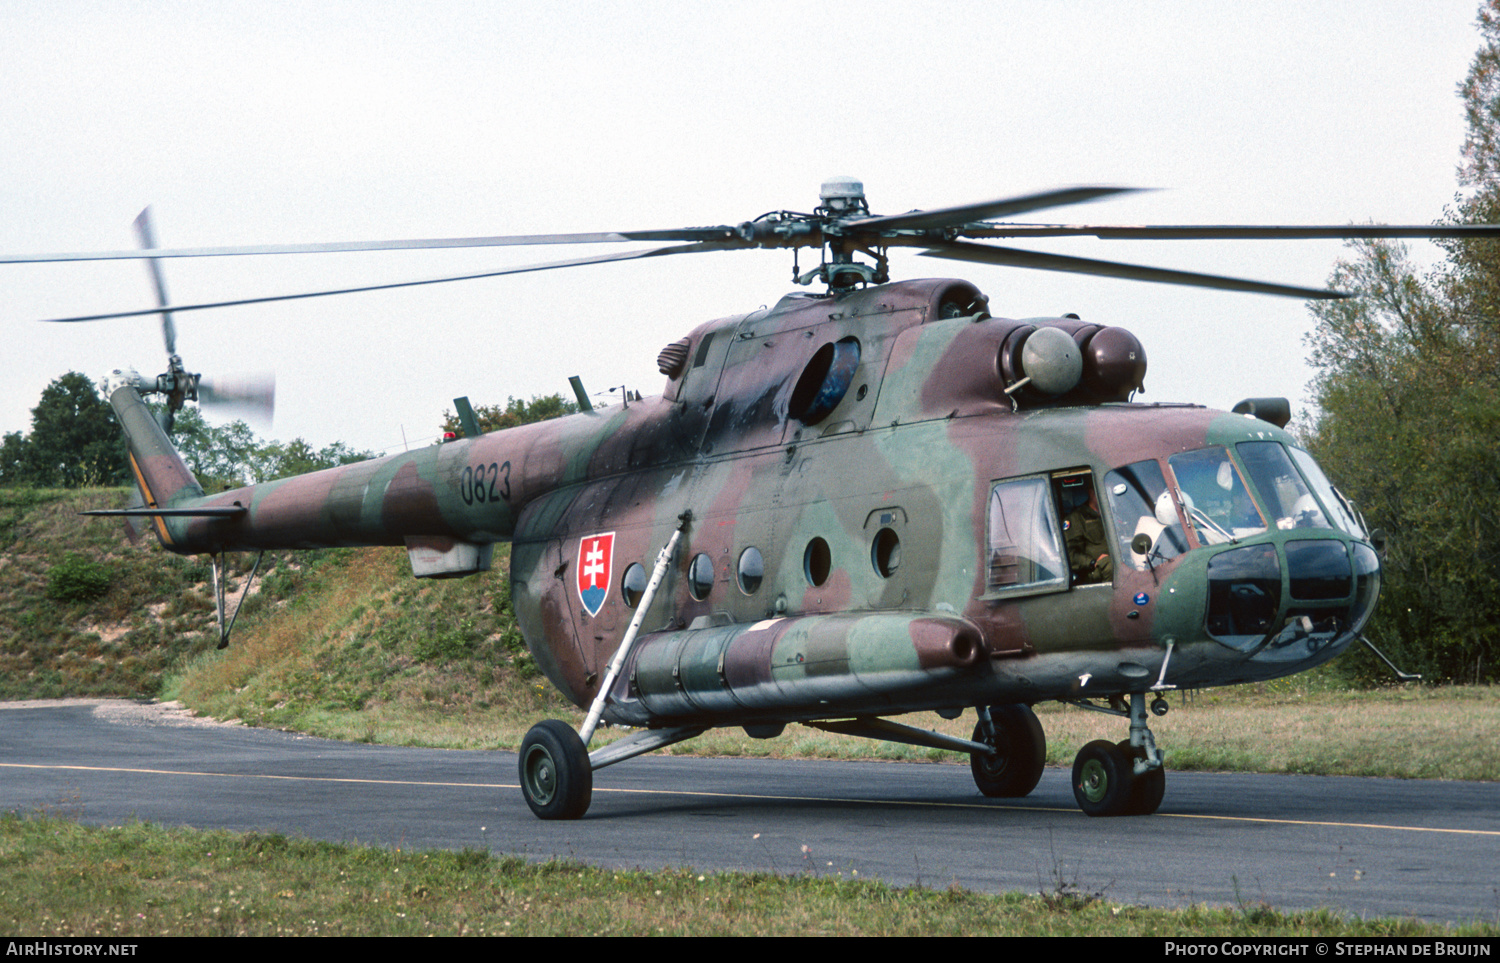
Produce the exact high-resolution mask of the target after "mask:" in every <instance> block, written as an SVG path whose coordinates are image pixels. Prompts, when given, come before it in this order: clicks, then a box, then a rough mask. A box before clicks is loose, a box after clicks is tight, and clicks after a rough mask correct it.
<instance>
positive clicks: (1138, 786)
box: [1073, 693, 1167, 816]
mask: <svg viewBox="0 0 1500 963" xmlns="http://www.w3.org/2000/svg"><path fill="white" fill-rule="evenodd" d="M1158 701H1159V700H1158ZM1158 714H1160V713H1158ZM1130 731H1131V738H1130V739H1126V740H1124V741H1122V742H1118V743H1112V742H1106V741H1104V740H1103V739H1098V740H1095V741H1094V742H1091V743H1089V744H1088V745H1086V746H1084V747H1083V748H1082V749H1081V750H1079V752H1078V757H1077V758H1076V759H1074V760H1073V798H1074V799H1075V800H1077V802H1078V808H1079V809H1082V810H1083V811H1084V813H1086V814H1087V815H1089V816H1149V815H1151V814H1152V813H1154V812H1156V810H1157V809H1158V808H1159V807H1160V806H1161V800H1162V796H1163V794H1165V792H1166V788H1167V773H1166V769H1164V768H1163V766H1162V759H1161V752H1160V750H1158V749H1157V748H1156V740H1155V739H1154V738H1153V737H1152V735H1151V730H1150V729H1148V728H1147V727H1146V699H1145V696H1144V695H1143V694H1141V693H1132V694H1131V697H1130Z"/></svg>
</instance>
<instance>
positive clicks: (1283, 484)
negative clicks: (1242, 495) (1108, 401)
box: [1234, 441, 1333, 531]
mask: <svg viewBox="0 0 1500 963" xmlns="http://www.w3.org/2000/svg"><path fill="white" fill-rule="evenodd" d="M1234 448H1235V451H1237V452H1239V455H1240V461H1241V462H1243V463H1244V465H1245V471H1246V472H1247V473H1248V474H1249V475H1250V480H1251V482H1252V483H1253V484H1254V485H1255V490H1256V491H1257V492H1258V493H1259V494H1260V501H1261V504H1262V505H1264V506H1265V508H1266V512H1267V515H1268V517H1270V519H1271V523H1272V524H1273V525H1275V526H1276V527H1277V528H1279V529H1281V530H1282V531H1286V530H1288V529H1293V528H1332V527H1333V525H1331V524H1330V523H1329V521H1328V517H1327V516H1326V515H1324V514H1323V510H1322V509H1321V508H1319V507H1318V501H1317V499H1315V498H1313V496H1312V492H1310V491H1308V489H1307V485H1305V484H1303V481H1302V476H1301V475H1299V474H1297V469H1295V468H1293V467H1292V461H1291V459H1290V458H1288V457H1287V453H1286V449H1285V448H1283V447H1281V445H1280V444H1278V443H1277V442H1274V441H1242V442H1240V443H1239V444H1238V445H1235V446H1234Z"/></svg>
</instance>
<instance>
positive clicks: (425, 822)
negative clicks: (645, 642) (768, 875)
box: [0, 701, 1500, 922]
mask: <svg viewBox="0 0 1500 963" xmlns="http://www.w3.org/2000/svg"><path fill="white" fill-rule="evenodd" d="M0 809H3V810H19V811H23V812H32V811H47V812H52V813H54V814H57V815H63V816H68V817H71V818H76V819H78V820H80V821H82V822H85V823H97V824H117V823H120V822H124V821H127V820H131V819H138V820H144V821H150V822H156V823H162V824H167V825H181V826H196V827H201V828H225V829H233V830H261V831H275V832H282V833H287V834H291V835H301V836H306V837H310V838H319V839H330V840H342V841H349V842H358V843H364V844H370V845H377V846H400V847H402V848H405V849H413V848H462V847H487V848H488V849H490V850H491V851H493V852H496V853H516V854H520V855H523V856H526V857H528V858H537V859H543V858H549V857H562V858H566V859H577V860H582V861H585V862H589V863H593V864H597V865H603V866H619V867H647V868H654V867H663V866H688V867H693V868H695V869H699V870H760V871H773V872H779V873H815V874H819V875H842V876H843V877H845V878H855V877H858V878H871V877H875V878H880V879H883V880H885V881H887V882H889V883H893V884H898V885H906V884H912V883H920V884H922V885H926V886H934V887H946V886H949V885H952V884H958V885H960V886H963V887H966V888H969V889H973V890H979V891H985V892H1006V891H1015V890H1019V891H1025V892H1037V891H1039V890H1046V891H1052V890H1055V889H1056V888H1057V887H1059V886H1065V887H1069V888H1074V889H1076V890H1077V891H1081V892H1089V893H1102V894H1103V895H1104V896H1105V898H1107V899H1109V900H1113V901H1119V902H1123V903H1143V904H1149V905H1169V906H1170V905H1182V904H1186V903H1194V902H1208V903H1215V904H1233V903H1235V902H1237V901H1240V902H1246V903H1250V902H1259V901H1264V902H1266V903H1269V904H1270V905H1272V906H1276V907H1278V908H1282V909H1306V908H1314V907H1328V908H1331V909H1334V910H1337V911H1339V912H1344V913H1350V914H1355V915H1363V916H1377V915H1379V916H1383V915H1400V916H1413V917H1418V918H1423V919H1428V920H1434V921H1442V922H1456V921H1463V920H1473V919H1483V920H1496V919H1500V784H1495V783H1463V782H1446V781H1438V780H1397V779H1356V778H1342V777H1322V776H1267V775H1247V774H1226V773H1183V772H1171V773H1169V774H1168V777H1167V793H1166V799H1165V801H1164V802H1163V804H1162V808H1161V811H1160V812H1159V813H1157V814H1156V815H1155V816H1150V817H1130V818H1119V819H1090V818H1088V817H1086V816H1084V815H1082V814H1081V813H1080V812H1079V811H1078V809H1077V807H1076V805H1075V804H1074V802H1073V796H1072V790H1071V788H1070V786H1069V773H1068V771H1067V770H1064V769H1048V770H1047V772H1046V773H1045V774H1044V775H1043V776H1042V781H1041V784H1040V785H1039V786H1038V787H1037V790H1036V791H1035V792H1034V793H1032V795H1030V796H1028V797H1027V798H1025V799H1021V800H1006V801H1000V800H989V799H985V798H984V797H982V796H980V795H979V794H978V792H977V791H976V790H975V789H974V786H973V782H972V780H971V779H970V776H969V771H968V767H966V766H954V765H920V764H910V763H878V762H825V761H811V762H803V761H786V760H764V759H699V758H689V757H672V756H644V757H640V758H637V759H632V760H629V761H627V762H625V763H622V764H620V765H617V766H612V767H610V768H607V769H604V770H601V771H599V772H597V773H595V774H594V800H593V805H592V807H591V808H590V809H589V812H588V814H587V816H585V817H584V818H583V819H581V820H578V821H574V822H541V821H539V820H537V819H536V818H535V817H533V816H532V815H531V812H530V810H528V809H527V807H526V804H525V803H524V802H523V801H522V799H521V794H520V789H519V786H518V783H517V778H516V757H515V755H514V754H512V753H504V752H484V751H455V750H441V749H410V748H400V747H391V746H372V745H362V744H353V743H343V742H336V741H331V740H326V739H316V738H312V737H308V736H299V735H295V734H291V733H285V732H275V731H271V730H264V729H250V728H245V727H241V726H226V725H220V724H204V723H202V722H201V721H200V720H192V719H190V718H189V717H187V716H186V715H185V714H183V713H180V712H178V713H174V712H171V711H169V710H165V709H163V708H161V707H141V706H137V705H135V704H133V703H128V702H121V701H65V702H33V703H5V704H0Z"/></svg>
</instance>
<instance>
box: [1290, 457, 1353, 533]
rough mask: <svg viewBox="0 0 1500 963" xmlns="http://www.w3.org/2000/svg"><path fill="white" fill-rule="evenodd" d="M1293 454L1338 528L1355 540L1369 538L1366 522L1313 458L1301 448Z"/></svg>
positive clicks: (1294, 459) (1293, 458)
mask: <svg viewBox="0 0 1500 963" xmlns="http://www.w3.org/2000/svg"><path fill="white" fill-rule="evenodd" d="M1291 452H1292V460H1293V461H1295V462H1296V463H1297V467H1298V468H1300V469H1302V474H1303V476H1304V477H1306V478H1307V481H1308V483H1309V484H1311V485H1312V487H1313V490H1314V491H1316V492H1317V493H1318V497H1319V498H1321V499H1322V500H1323V505H1324V506H1325V507H1327V509H1328V513H1329V514H1330V515H1332V516H1333V520H1334V521H1335V522H1337V523H1338V526H1339V527H1340V528H1342V529H1343V530H1344V531H1345V532H1346V533H1348V534H1350V535H1353V536H1354V537H1355V538H1369V537H1370V536H1369V532H1367V531H1365V525H1364V520H1363V519H1361V518H1360V517H1359V513H1358V512H1356V511H1355V510H1354V506H1353V505H1350V504H1349V502H1348V501H1347V500H1345V498H1344V496H1343V495H1342V494H1341V493H1340V492H1339V490H1338V489H1337V488H1334V487H1333V483H1332V482H1330V481H1329V480H1328V476H1327V475H1325V474H1323V469H1321V468H1319V467H1318V463H1317V462H1316V461H1314V460H1313V456H1312V455H1309V454H1308V453H1307V452H1305V451H1303V450H1302V449H1301V448H1293V449H1291Z"/></svg>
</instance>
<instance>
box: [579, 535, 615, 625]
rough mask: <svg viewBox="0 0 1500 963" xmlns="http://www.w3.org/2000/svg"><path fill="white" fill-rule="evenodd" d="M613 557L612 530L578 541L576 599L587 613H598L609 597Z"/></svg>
mask: <svg viewBox="0 0 1500 963" xmlns="http://www.w3.org/2000/svg"><path fill="white" fill-rule="evenodd" d="M614 557H615V533H614V532H608V533H606V534H603V535H587V536H585V537H584V538H582V539H581V540H579V542H578V566H577V571H578V600H579V601H580V602H582V603H583V608H584V610H585V611H586V612H588V614H589V615H598V614H599V610H600V609H602V608H603V607H604V600H605V599H607V598H609V583H610V576H611V573H612V572H613V571H614Z"/></svg>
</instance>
